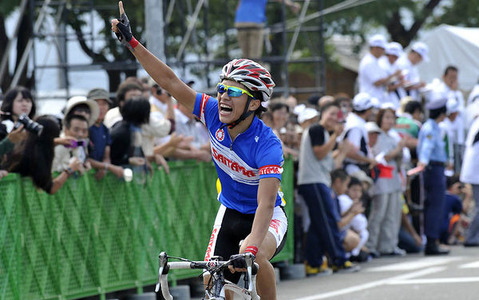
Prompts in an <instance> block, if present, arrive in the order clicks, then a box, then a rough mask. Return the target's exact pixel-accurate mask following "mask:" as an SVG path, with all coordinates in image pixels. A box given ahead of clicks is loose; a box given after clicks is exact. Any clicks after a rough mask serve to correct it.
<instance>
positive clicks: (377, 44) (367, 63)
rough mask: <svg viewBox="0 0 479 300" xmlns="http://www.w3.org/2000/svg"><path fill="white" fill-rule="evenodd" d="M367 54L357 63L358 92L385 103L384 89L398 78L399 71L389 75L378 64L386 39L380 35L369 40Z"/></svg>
mask: <svg viewBox="0 0 479 300" xmlns="http://www.w3.org/2000/svg"><path fill="white" fill-rule="evenodd" d="M368 43H369V52H368V53H367V54H366V55H365V56H364V57H363V58H362V59H361V61H360V62H359V70H358V81H359V92H360V93H367V94H369V95H370V96H371V97H374V98H376V99H378V100H379V102H380V103H383V102H386V100H387V99H386V87H387V86H388V84H389V81H390V80H391V79H392V78H393V77H396V76H398V75H399V74H400V73H401V71H400V70H396V71H395V72H394V73H392V74H389V73H388V72H387V71H386V70H385V69H384V68H383V67H382V66H381V64H380V58H381V57H382V56H383V55H384V51H385V49H386V43H387V42H386V39H385V38H384V36H382V35H380V34H376V35H373V36H372V37H370V38H369V41H368Z"/></svg>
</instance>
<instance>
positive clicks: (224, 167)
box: [193, 93, 284, 214]
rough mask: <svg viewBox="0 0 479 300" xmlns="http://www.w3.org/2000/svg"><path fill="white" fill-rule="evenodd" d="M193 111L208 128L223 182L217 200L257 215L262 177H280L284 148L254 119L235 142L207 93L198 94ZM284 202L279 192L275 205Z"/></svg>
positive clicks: (264, 126) (271, 133) (276, 138)
mask: <svg viewBox="0 0 479 300" xmlns="http://www.w3.org/2000/svg"><path fill="white" fill-rule="evenodd" d="M193 113H194V114H195V115H196V116H197V117H198V118H199V119H200V120H201V122H202V123H203V124H205V126H206V127H207V128H208V132H209V134H210V141H211V153H212V156H213V161H214V163H215V166H216V171H217V172H218V177H219V179H220V182H221V186H222V189H221V193H220V195H219V196H218V200H219V201H220V202H221V203H222V204H223V205H224V206H226V207H228V208H231V209H234V210H237V211H239V212H241V213H244V214H254V213H255V212H256V208H257V207H258V202H257V195H258V185H259V180H260V179H262V178H268V177H274V178H278V179H279V180H281V173H282V172H283V168H282V166H283V162H284V160H283V150H282V147H281V142H280V140H279V139H278V137H277V136H276V135H275V134H274V133H273V131H272V130H271V128H269V127H268V126H266V125H264V123H263V121H261V120H260V119H258V118H256V117H255V118H254V119H253V122H252V123H251V126H250V127H249V128H248V129H247V130H246V131H245V132H243V133H241V134H239V135H238V136H237V137H236V139H235V140H234V141H231V137H230V135H229V133H228V129H227V128H226V126H225V124H224V123H222V122H221V121H220V119H219V112H218V100H216V99H215V98H213V97H210V96H208V95H206V94H200V93H198V94H197V95H196V102H195V109H194V111H193ZM279 205H281V195H280V192H279V191H278V195H277V196H276V204H275V206H279Z"/></svg>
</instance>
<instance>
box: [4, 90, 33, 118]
mask: <svg viewBox="0 0 479 300" xmlns="http://www.w3.org/2000/svg"><path fill="white" fill-rule="evenodd" d="M18 94H22V97H23V98H25V99H30V100H31V101H32V109H31V110H30V113H29V114H28V117H29V118H30V119H33V118H34V117H35V113H36V110H37V108H36V105H35V99H33V96H32V93H31V92H30V90H29V89H27V88H26V87H23V86H17V87H14V88H13V89H11V90H9V91H8V92H7V93H6V94H5V97H4V98H3V101H2V107H1V110H2V111H3V112H8V113H10V114H11V115H1V116H0V117H1V119H2V120H13V119H12V115H13V111H12V110H13V101H14V100H15V98H17V96H18Z"/></svg>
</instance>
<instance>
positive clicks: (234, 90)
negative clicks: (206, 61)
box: [216, 83, 254, 99]
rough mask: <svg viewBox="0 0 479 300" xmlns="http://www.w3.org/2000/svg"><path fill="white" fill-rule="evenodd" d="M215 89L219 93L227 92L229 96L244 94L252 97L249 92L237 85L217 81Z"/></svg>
mask: <svg viewBox="0 0 479 300" xmlns="http://www.w3.org/2000/svg"><path fill="white" fill-rule="evenodd" d="M216 91H217V92H218V93H220V94H223V93H227V94H228V96H230V97H240V96H241V95H243V94H246V95H248V96H250V97H251V98H253V99H254V96H253V95H251V93H250V92H248V91H247V90H244V89H242V88H239V87H235V86H229V85H225V84H222V83H218V85H217V86H216Z"/></svg>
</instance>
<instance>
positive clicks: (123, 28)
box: [115, 13, 133, 43]
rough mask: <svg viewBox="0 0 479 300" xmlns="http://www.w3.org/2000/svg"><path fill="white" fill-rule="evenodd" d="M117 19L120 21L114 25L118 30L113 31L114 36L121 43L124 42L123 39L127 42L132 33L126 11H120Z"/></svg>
mask: <svg viewBox="0 0 479 300" xmlns="http://www.w3.org/2000/svg"><path fill="white" fill-rule="evenodd" d="M118 21H120V23H118V24H117V25H116V26H117V27H118V31H119V32H115V34H116V37H117V38H118V40H119V41H120V42H122V43H124V41H126V42H127V43H129V42H130V41H131V39H132V38H133V33H131V27H130V20H128V16H127V15H126V13H122V14H121V16H120V18H119V19H118Z"/></svg>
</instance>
